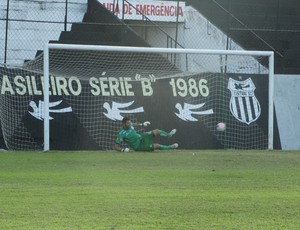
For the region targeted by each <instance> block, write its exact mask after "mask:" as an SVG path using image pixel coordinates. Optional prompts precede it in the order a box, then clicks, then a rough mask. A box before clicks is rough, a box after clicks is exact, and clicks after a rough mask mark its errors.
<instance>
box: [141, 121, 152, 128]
mask: <svg viewBox="0 0 300 230" xmlns="http://www.w3.org/2000/svg"><path fill="white" fill-rule="evenodd" d="M150 124H151V123H150V121H145V122H144V123H143V126H145V127H147V126H148V125H150Z"/></svg>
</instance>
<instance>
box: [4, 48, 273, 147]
mask: <svg viewBox="0 0 300 230" xmlns="http://www.w3.org/2000/svg"><path fill="white" fill-rule="evenodd" d="M1 71H2V76H3V77H2V82H1V83H2V87H1V99H0V100H1V102H0V106H1V111H0V119H1V126H2V131H3V138H4V140H5V143H6V146H7V148H8V149H44V150H46V151H47V150H49V149H65V150H84V149H89V150H91V149H95V150H110V149H113V146H114V143H115V139H116V135H117V133H118V130H119V129H120V127H121V120H122V119H123V117H129V118H130V119H131V120H132V121H139V122H143V121H145V120H149V121H150V122H151V125H150V126H149V127H147V128H142V127H141V128H140V130H139V131H140V132H143V131H149V130H151V129H155V128H159V129H163V130H166V131H170V130H171V129H172V128H176V129H177V134H176V137H175V136H174V138H176V139H175V140H174V139H173V138H172V139H173V140H172V141H176V142H178V143H179V146H180V148H184V149H198V148H200V149H201V148H233V149H272V148H273V92H272V91H273V86H272V84H273V53H272V52H262V51H224V50H223V51H222V50H196V49H164V48H139V47H111V46H89V45H64V44H48V45H47V46H46V48H45V50H44V52H42V53H40V54H39V55H37V57H36V58H35V59H34V60H32V61H28V62H26V63H24V65H23V66H22V67H18V68H11V67H9V68H8V67H3V68H1ZM45 89H47V90H45ZM219 122H223V123H225V124H226V129H225V130H224V131H218V130H217V129H216V125H217V124H218V123H219ZM157 141H158V142H163V143H169V142H171V140H169V139H158V140H157Z"/></svg>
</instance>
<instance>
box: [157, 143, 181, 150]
mask: <svg viewBox="0 0 300 230" xmlns="http://www.w3.org/2000/svg"><path fill="white" fill-rule="evenodd" d="M177 148H178V144H177V143H175V144H172V145H160V147H159V149H160V150H167V149H177Z"/></svg>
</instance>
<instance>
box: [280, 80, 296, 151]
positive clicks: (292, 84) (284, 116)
mask: <svg viewBox="0 0 300 230" xmlns="http://www.w3.org/2000/svg"><path fill="white" fill-rule="evenodd" d="M274 80H275V82H274V84H275V85H274V102H275V110H276V115H277V121H278V129H279V135H280V139H281V147H282V149H284V150H299V149H300V119H299V118H300V90H299V88H300V75H275V79H274Z"/></svg>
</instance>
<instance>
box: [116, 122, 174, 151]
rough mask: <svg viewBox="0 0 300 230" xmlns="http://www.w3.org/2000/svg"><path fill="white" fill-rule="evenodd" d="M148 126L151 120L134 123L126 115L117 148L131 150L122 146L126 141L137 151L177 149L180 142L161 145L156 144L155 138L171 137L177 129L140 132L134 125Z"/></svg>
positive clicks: (118, 136) (118, 149)
mask: <svg viewBox="0 0 300 230" xmlns="http://www.w3.org/2000/svg"><path fill="white" fill-rule="evenodd" d="M138 125H141V126H148V125H150V122H149V121H145V122H144V123H142V124H138V123H135V124H133V123H132V122H131V121H130V119H129V118H128V117H124V118H123V120H122V128H121V130H120V131H119V133H118V135H117V140H116V144H115V150H117V151H120V152H129V148H122V147H121V144H122V142H125V143H126V144H128V145H129V147H130V148H132V149H134V150H135V151H154V149H160V150H166V149H176V148H178V144H177V143H175V144H172V145H161V144H156V143H155V144H154V143H153V138H154V137H156V136H163V137H171V136H173V135H174V134H175V133H176V129H173V130H172V131H171V132H169V133H167V132H165V131H163V130H159V129H154V130H152V131H149V132H145V133H142V134H138V133H137V132H136V131H135V129H134V126H138Z"/></svg>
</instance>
